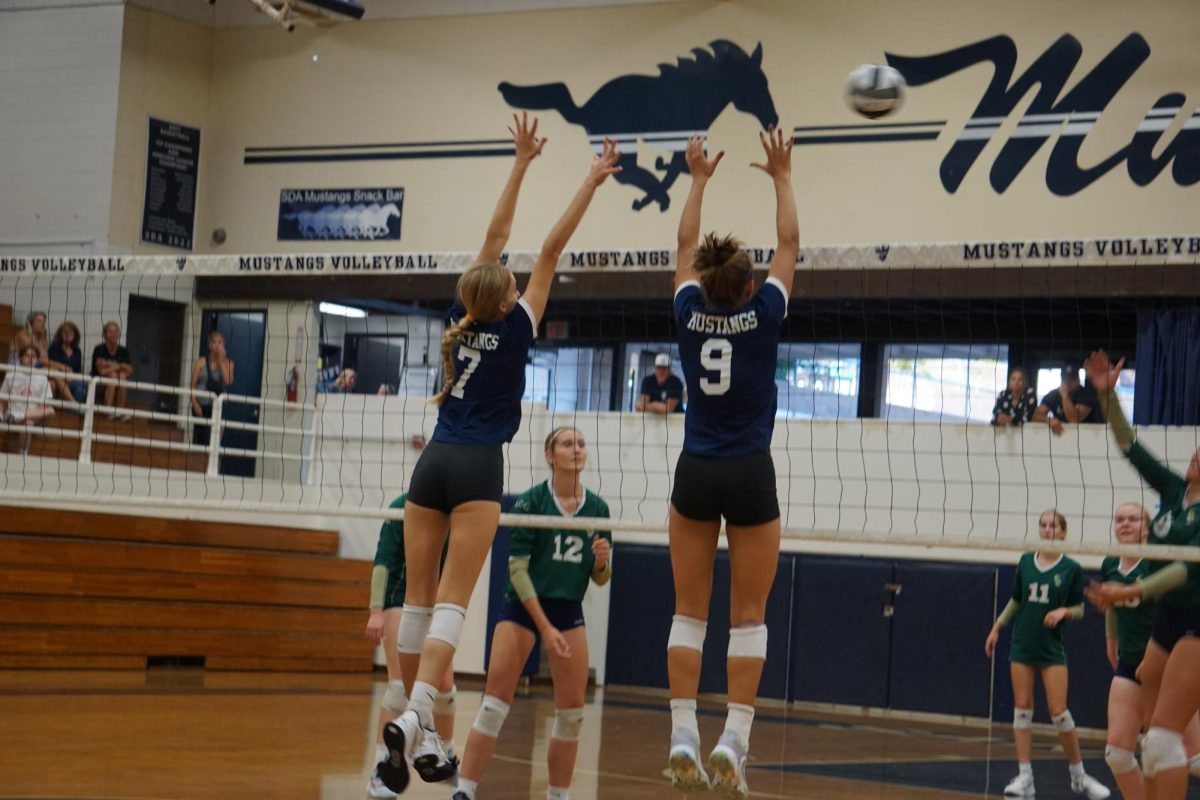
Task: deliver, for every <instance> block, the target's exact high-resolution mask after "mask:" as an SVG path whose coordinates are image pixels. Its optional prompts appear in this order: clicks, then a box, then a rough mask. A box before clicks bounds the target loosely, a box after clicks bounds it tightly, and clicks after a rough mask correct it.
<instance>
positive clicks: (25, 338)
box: [8, 328, 41, 367]
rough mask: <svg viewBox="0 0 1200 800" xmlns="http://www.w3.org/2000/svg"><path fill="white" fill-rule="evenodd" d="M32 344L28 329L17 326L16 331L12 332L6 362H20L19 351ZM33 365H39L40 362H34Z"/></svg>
mask: <svg viewBox="0 0 1200 800" xmlns="http://www.w3.org/2000/svg"><path fill="white" fill-rule="evenodd" d="M32 346H33V338H32V337H31V336H30V335H29V331H27V330H25V329H24V328H18V329H17V332H16V333H14V334H13V339H12V346H11V347H10V348H9V353H8V363H10V364H20V363H21V351H22V350H24V349H25V348H26V347H32ZM34 349H35V350H36V349H37V348H34ZM34 366H35V367H40V366H41V362H39V363H37V364H34Z"/></svg>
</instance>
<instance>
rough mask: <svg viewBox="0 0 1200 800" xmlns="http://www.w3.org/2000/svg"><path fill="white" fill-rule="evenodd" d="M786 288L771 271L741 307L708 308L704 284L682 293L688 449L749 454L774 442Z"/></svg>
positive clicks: (679, 315)
mask: <svg viewBox="0 0 1200 800" xmlns="http://www.w3.org/2000/svg"><path fill="white" fill-rule="evenodd" d="M785 316H787V293H786V291H785V290H784V288H783V284H782V283H780V282H779V281H778V280H776V279H775V278H767V281H766V283H764V284H763V285H762V286H760V287H759V289H758V291H757V292H755V294H754V297H752V298H750V301H749V302H748V303H746V304H745V305H743V306H741V307H740V308H723V307H716V308H708V307H706V305H705V300H704V292H703V291H702V290H701V289H700V284H698V283H696V282H695V281H687V282H686V283H684V284H683V285H682V286H680V287H679V290H678V291H676V292H675V326H676V328H677V330H678V335H679V358H680V360H681V361H682V362H683V376H684V378H685V379H686V380H687V389H688V408H687V413H686V414H685V416H684V436H683V449H684V450H686V451H687V452H689V453H692V454H693V455H698V456H720V457H726V456H742V455H748V454H750V453H758V452H762V451H763V450H766V449H768V448H769V447H770V446H771V434H772V432H774V430H775V402H776V389H775V356H776V351H777V349H778V345H779V326H780V325H781V324H782V323H783V318H784V317H785Z"/></svg>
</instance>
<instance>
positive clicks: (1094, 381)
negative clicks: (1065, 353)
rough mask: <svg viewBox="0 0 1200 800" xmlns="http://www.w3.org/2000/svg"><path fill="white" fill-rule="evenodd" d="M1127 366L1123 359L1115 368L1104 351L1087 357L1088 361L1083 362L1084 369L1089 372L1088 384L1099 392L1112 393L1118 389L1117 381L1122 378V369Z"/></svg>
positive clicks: (1097, 351)
mask: <svg viewBox="0 0 1200 800" xmlns="http://www.w3.org/2000/svg"><path fill="white" fill-rule="evenodd" d="M1124 366H1125V359H1123V358H1122V359H1121V360H1120V361H1118V362H1117V363H1116V365H1115V366H1114V365H1113V363H1112V360H1111V359H1109V357H1108V353H1106V352H1104V351H1103V350H1096V351H1094V352H1093V353H1092V354H1091V355H1090V356H1088V357H1087V361H1084V362H1083V369H1084V371H1086V372H1087V377H1088V383H1089V384H1090V385H1091V387H1092V388H1093V389H1095V390H1096V391H1097V392H1111V391H1113V390H1115V389H1116V388H1117V379H1118V378H1119V377H1120V376H1121V368H1122V367H1124Z"/></svg>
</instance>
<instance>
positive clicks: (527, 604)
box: [452, 427, 612, 800]
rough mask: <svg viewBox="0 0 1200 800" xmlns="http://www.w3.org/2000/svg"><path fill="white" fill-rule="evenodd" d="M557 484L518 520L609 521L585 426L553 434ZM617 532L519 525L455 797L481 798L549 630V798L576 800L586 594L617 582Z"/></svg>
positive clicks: (526, 504)
mask: <svg viewBox="0 0 1200 800" xmlns="http://www.w3.org/2000/svg"><path fill="white" fill-rule="evenodd" d="M546 462H547V463H548V464H549V465H550V467H551V470H552V477H551V478H550V480H548V481H546V482H544V483H540V484H538V485H537V486H534V487H533V488H532V489H530V490H529V491H527V492H525V494H523V495H521V497H520V498H518V500H517V502H516V504H515V505H514V506H513V508H512V513H514V514H536V515H539V516H548V517H590V518H598V517H608V505H607V504H606V503H605V502H604V501H603V500H601V499H600V498H599V497H598V496H597V495H596V494H595V493H593V492H590V491H588V490H587V489H585V488H583V485H582V484H581V483H580V482H579V476H580V474H581V473H582V472H583V468H584V466H585V465H586V464H587V443H586V442H585V441H584V438H583V434H582V433H581V432H580V431H579V430H578V429H577V428H569V427H564V428H555V429H554V430H553V431H551V432H550V435H549V436H548V437H546ZM611 553H612V534H611V533H609V532H608V531H595V530H577V529H574V528H561V529H557V528H521V527H517V528H513V530H512V533H511V534H510V536H509V544H508V584H507V586H506V587H505V595H506V600H505V604H504V611H503V613H502V614H501V619H500V622H499V623H498V624H497V625H496V630H495V632H494V633H493V634H492V654H491V660H490V661H489V662H488V673H487V688H486V690H485V695H484V698H483V701H482V702H481V703H480V707H479V715H478V716H477V717H476V718H475V724H474V726H473V727H472V728H471V735H470V738H468V739H467V749H466V753H465V754H464V756H463V763H462V768H461V769H460V770H459V775H458V789H457V791H456V792H455V793H454V797H453V799H452V800H474V797H475V790H476V788H477V787H478V785H479V780H480V778H482V777H483V772H484V770H485V769H486V768H487V765H488V762H489V761H490V760H491V758H492V753H493V752H495V749H496V737H497V736H499V734H500V727H501V725H503V724H504V718H505V716H507V715H508V709H509V706H510V704H511V703H512V699H513V694H514V692H516V689H517V681H518V679H519V678H520V677H521V667H522V666H523V665H524V664H525V661H526V660H527V659H528V658H529V653H530V651H531V650H532V649H533V646H534V643H535V641H536V635H537V634H539V633H540V634H541V636H542V639H543V640H544V641H545V643H546V651H547V652H548V653H549V654H550V671H551V674H552V675H553V676H554V709H555V710H554V727H553V728H552V729H551V731H550V743H549V745H548V746H547V748H546V761H547V762H548V765H549V772H550V776H549V777H550V780H549V785H548V786H547V789H546V797H547V800H568V798H569V796H570V794H569V792H570V787H571V778H572V775H573V774H574V771H575V754H576V752H577V750H578V746H579V743H578V738H579V730H580V726H581V725H582V724H583V700H584V693H585V692H586V690H587V681H588V647H587V631H586V629H585V628H584V620H583V604H582V601H583V596H584V593H585V592H586V591H587V588H588V584H589V583H596V584H597V585H603V584H605V583H607V582H608V580H609V578H610V577H611V576H612V559H611Z"/></svg>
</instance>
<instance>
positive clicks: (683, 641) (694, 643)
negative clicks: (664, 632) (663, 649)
mask: <svg viewBox="0 0 1200 800" xmlns="http://www.w3.org/2000/svg"><path fill="white" fill-rule="evenodd" d="M707 632H708V623H707V622H705V621H704V620H702V619H696V618H695V617H685V616H683V615H682V614H676V615H675V616H674V617H672V618H671V635H670V636H668V637H667V649H668V650H670V649H671V648H672V647H686V648H687V649H689V650H695V651H696V652H698V653H703V652H704V635H705V634H706V633H707Z"/></svg>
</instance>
